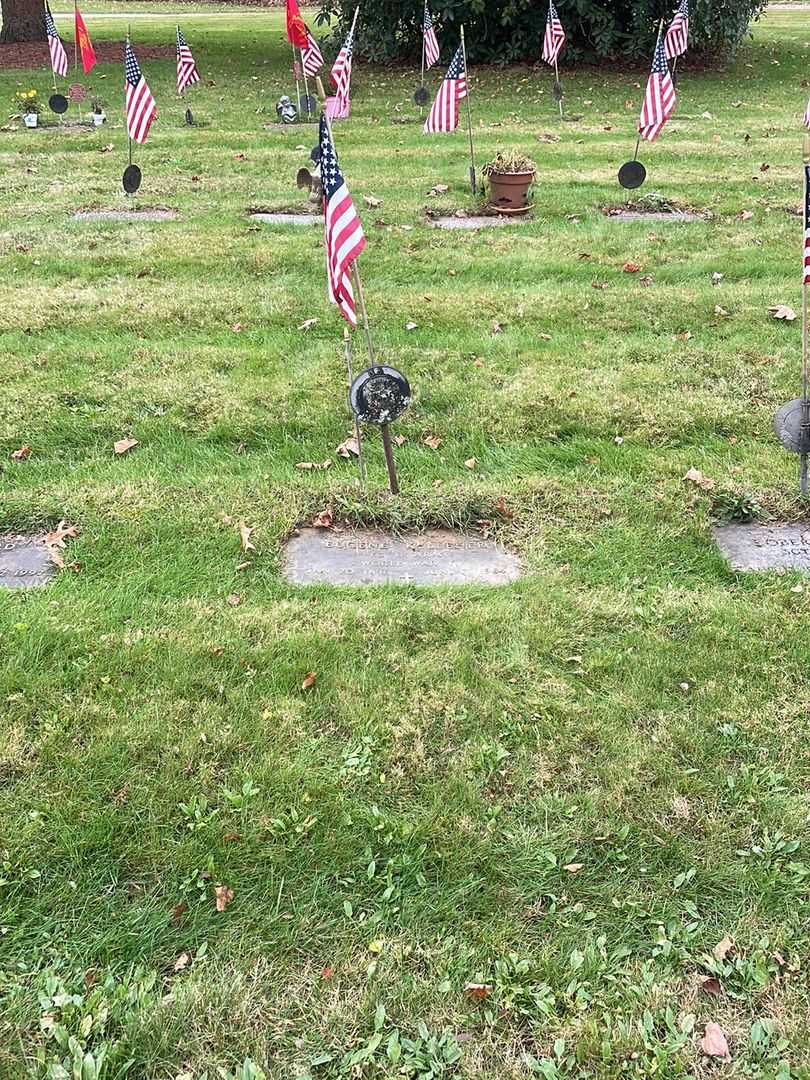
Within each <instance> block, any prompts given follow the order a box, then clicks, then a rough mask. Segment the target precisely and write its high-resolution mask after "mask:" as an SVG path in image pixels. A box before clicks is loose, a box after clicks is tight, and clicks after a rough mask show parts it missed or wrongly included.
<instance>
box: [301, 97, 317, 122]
mask: <svg viewBox="0 0 810 1080" xmlns="http://www.w3.org/2000/svg"><path fill="white" fill-rule="evenodd" d="M317 111H318V102H317V101H316V100H315V98H314V97H313V96H312V94H310V95H309V96H307V95H306V94H304V96H303V97H302V98H301V114H300V115H301V116H302V117H304V116H314V115H315V113H316V112H317Z"/></svg>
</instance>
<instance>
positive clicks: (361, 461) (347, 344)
mask: <svg viewBox="0 0 810 1080" xmlns="http://www.w3.org/2000/svg"><path fill="white" fill-rule="evenodd" d="M343 351H344V352H345V354H346V370H347V371H348V374H349V389H350V390H351V388H352V383H353V382H354V371H353V370H352V337H351V334H350V333H349V328H348V326H344V327H343ZM354 437H355V440H356V441H357V463H358V465H359V466H360V484H361V486H362V488H363V490H364V491H365V488H366V460H365V456H364V454H363V435H362V433H361V431H360V421H359V420H358V418H357V413H355V414H354Z"/></svg>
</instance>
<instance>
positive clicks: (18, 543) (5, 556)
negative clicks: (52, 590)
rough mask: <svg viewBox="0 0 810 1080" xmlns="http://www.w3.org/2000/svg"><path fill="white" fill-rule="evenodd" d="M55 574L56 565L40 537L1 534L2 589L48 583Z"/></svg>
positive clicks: (29, 587) (24, 587)
mask: <svg viewBox="0 0 810 1080" xmlns="http://www.w3.org/2000/svg"><path fill="white" fill-rule="evenodd" d="M55 573H56V566H55V564H54V562H53V560H52V559H51V556H50V554H49V553H48V549H47V547H46V546H45V542H44V540H43V538H42V537H41V536H24V535H20V534H17V533H8V534H6V535H5V536H0V588H2V589H32V588H34V587H36V586H39V585H47V583H48V582H49V581H50V580H51V578H52V577H53V576H54V574H55Z"/></svg>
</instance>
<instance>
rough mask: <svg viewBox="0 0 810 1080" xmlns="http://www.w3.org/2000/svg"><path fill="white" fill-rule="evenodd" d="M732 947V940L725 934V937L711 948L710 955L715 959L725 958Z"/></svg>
mask: <svg viewBox="0 0 810 1080" xmlns="http://www.w3.org/2000/svg"><path fill="white" fill-rule="evenodd" d="M733 948H734V941H733V939H732V938H730V937H729V936H728V934H726V935H725V937H724V938H723V939H722V940H721V941H718V942H717V944H716V945H715V947H714V948H713V949H712V955H713V956H714V958H715V959H716V960H725V958H726V957H727V956H728V954H729V953H730V952H731V950H732V949H733Z"/></svg>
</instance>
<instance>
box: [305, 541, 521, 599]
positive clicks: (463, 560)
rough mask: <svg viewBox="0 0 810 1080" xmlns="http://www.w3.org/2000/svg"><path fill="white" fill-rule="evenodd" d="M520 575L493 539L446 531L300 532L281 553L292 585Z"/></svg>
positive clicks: (498, 581) (497, 579)
mask: <svg viewBox="0 0 810 1080" xmlns="http://www.w3.org/2000/svg"><path fill="white" fill-rule="evenodd" d="M522 572H523V568H522V566H521V563H520V559H519V558H518V557H517V555H513V554H512V553H511V552H509V551H507V550H506V549H505V548H503V547H502V546H501V545H500V544H497V543H496V542H495V541H494V540H484V539H481V538H479V537H475V536H465V535H463V534H462V533H457V532H451V531H450V530H449V529H431V530H429V531H428V532H424V533H413V534H411V535H408V536H390V535H389V534H387V533H383V532H379V531H377V530H373V529H357V530H354V529H346V530H341V531H336V530H331V529H300V530H299V531H298V533H297V534H296V535H295V536H293V537H291V539H289V540H288V541H287V543H286V545H285V549H284V576H285V577H286V578H287V580H288V581H290V582H292V583H293V584H294V585H355V586H359V585H508V584H509V583H510V582H512V581H516V580H517V579H518V578H519V577H520V576H521V574H522Z"/></svg>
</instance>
